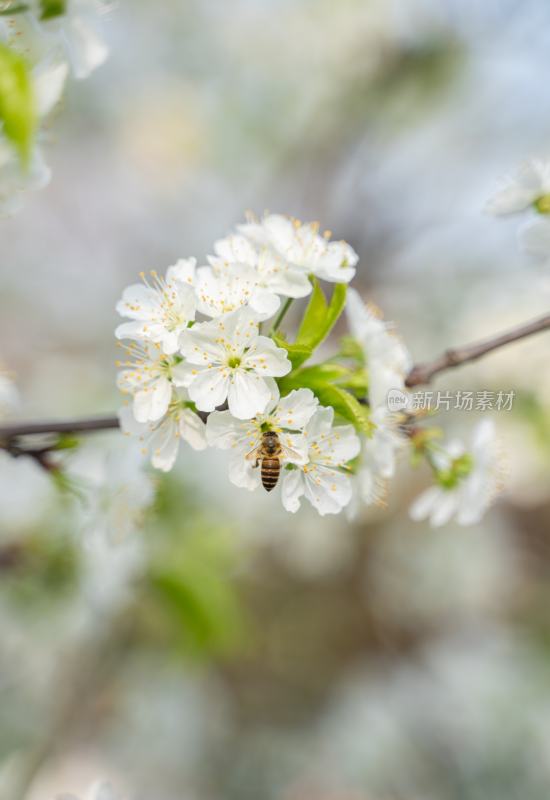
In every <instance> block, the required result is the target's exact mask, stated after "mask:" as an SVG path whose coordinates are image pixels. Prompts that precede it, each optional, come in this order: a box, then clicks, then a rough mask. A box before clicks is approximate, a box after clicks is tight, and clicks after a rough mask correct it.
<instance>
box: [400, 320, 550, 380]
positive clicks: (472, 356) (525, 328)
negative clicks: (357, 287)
mask: <svg viewBox="0 0 550 800" xmlns="http://www.w3.org/2000/svg"><path fill="white" fill-rule="evenodd" d="M548 329H550V314H545V315H544V316H543V317H539V319H535V320H533V321H532V322H528V323H526V324H525V325H520V326H519V327H517V328H513V329H512V330H511V331H507V332H506V333H502V334H500V335H499V336H493V337H491V338H490V339H484V340H483V341H481V342H475V343H474V344H470V345H465V346H463V347H456V348H451V349H449V350H446V351H445V352H444V353H442V354H441V355H440V356H438V357H437V358H435V359H434V360H433V361H427V362H425V363H424V364H416V365H415V366H414V367H413V368H412V369H411V371H410V372H409V374H408V376H407V380H406V381H405V384H406V386H408V387H409V388H410V387H413V386H421V385H422V384H426V383H430V381H431V380H432V378H433V377H434V376H435V375H437V374H439V373H440V372H443V371H444V370H446V369H451V368H453V367H459V366H461V365H462V364H468V363H469V362H470V361H476V360H477V359H478V358H481V357H482V356H484V355H486V354H487V353H490V352H491V351H492V350H497V349H498V348H499V347H504V345H506V344H510V343H511V342H517V341H519V340H520V339H525V338H526V337H527V336H532V335H533V334H535V333H540V332H541V331H545V330H548Z"/></svg>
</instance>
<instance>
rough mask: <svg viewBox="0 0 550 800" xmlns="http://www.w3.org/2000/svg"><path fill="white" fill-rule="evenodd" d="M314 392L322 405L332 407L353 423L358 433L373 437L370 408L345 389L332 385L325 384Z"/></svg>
mask: <svg viewBox="0 0 550 800" xmlns="http://www.w3.org/2000/svg"><path fill="white" fill-rule="evenodd" d="M314 391H315V394H316V395H317V397H318V398H319V402H320V403H321V405H323V406H332V408H333V409H334V410H335V412H336V413H337V414H339V415H340V416H341V417H343V418H344V419H347V420H348V421H349V422H351V423H352V424H353V425H354V426H355V427H356V428H357V430H358V431H360V432H361V433H364V434H365V435H366V436H371V435H372V431H373V425H372V422H371V421H370V414H369V408H368V406H365V405H362V404H361V403H360V402H359V401H358V400H357V398H356V397H354V396H353V395H352V394H350V393H349V392H346V390H345V389H341V388H340V387H339V386H334V385H332V384H325V386H322V387H318V388H317V389H315V390H314Z"/></svg>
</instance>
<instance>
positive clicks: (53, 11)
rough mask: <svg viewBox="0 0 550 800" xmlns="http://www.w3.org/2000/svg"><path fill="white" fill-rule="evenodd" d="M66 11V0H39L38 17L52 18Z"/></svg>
mask: <svg viewBox="0 0 550 800" xmlns="http://www.w3.org/2000/svg"><path fill="white" fill-rule="evenodd" d="M66 11H67V0H40V19H44V20H45V19H54V17H60V16H62V15H63V14H65V12H66Z"/></svg>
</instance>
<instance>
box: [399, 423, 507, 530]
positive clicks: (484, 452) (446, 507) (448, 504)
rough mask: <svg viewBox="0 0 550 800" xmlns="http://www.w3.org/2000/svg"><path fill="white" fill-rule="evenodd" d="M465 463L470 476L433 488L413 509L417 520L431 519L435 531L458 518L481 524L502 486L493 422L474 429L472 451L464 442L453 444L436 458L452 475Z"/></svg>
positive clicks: (443, 470) (441, 468) (461, 522)
mask: <svg viewBox="0 0 550 800" xmlns="http://www.w3.org/2000/svg"><path fill="white" fill-rule="evenodd" d="M458 459H462V460H463V461H464V463H465V464H466V465H467V467H468V468H467V469H466V474H465V475H461V474H457V475H456V477H455V478H454V479H453V480H452V481H451V482H450V485H444V484H441V485H438V486H432V487H431V488H430V489H427V490H426V491H425V492H424V493H423V494H421V495H420V497H418V498H417V499H416V500H415V502H414V503H413V504H412V506H411V508H410V515H411V517H412V519H414V520H423V519H429V520H430V522H431V524H432V525H433V526H434V527H439V526H440V525H445V524H446V523H447V522H449V521H450V520H451V519H453V518H455V519H456V521H457V522H458V523H459V525H473V524H475V523H477V522H479V521H480V520H481V518H482V516H483V514H484V513H485V511H486V510H487V508H488V507H489V505H490V504H491V502H492V500H493V498H494V497H495V495H496V493H497V491H498V486H499V476H498V450H497V443H496V439H495V429H494V424H493V422H492V420H488V419H486V420H483V421H482V422H480V423H479V424H478V425H477V426H476V428H475V429H474V432H473V435H472V444H471V447H470V449H469V450H468V451H466V448H465V447H464V445H463V444H462V443H461V442H451V443H449V445H448V446H447V448H446V450H445V451H443V452H442V453H437V454H434V461H435V465H436V468H437V470H438V472H439V473H441V474H445V473H448V472H449V471H452V467H453V463H456V462H457V460H458Z"/></svg>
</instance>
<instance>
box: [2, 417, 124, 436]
mask: <svg viewBox="0 0 550 800" xmlns="http://www.w3.org/2000/svg"><path fill="white" fill-rule="evenodd" d="M118 427H119V422H118V417H92V418H91V419H72V420H52V421H51V422H12V423H9V424H7V425H0V442H1V441H7V442H9V441H10V440H13V439H16V438H17V437H18V436H32V435H33V434H38V433H92V432H93V431H106V430H110V429H112V428H118Z"/></svg>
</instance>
